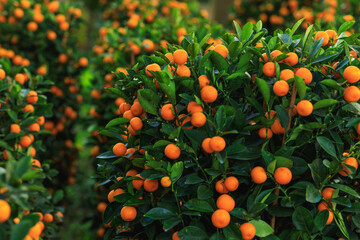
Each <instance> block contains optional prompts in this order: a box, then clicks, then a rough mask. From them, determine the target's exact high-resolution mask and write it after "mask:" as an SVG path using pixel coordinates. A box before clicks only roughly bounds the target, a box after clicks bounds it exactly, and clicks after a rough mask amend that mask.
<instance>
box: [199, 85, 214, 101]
mask: <svg viewBox="0 0 360 240" xmlns="http://www.w3.org/2000/svg"><path fill="white" fill-rule="evenodd" d="M200 95H201V100H203V101H204V102H206V103H212V102H215V101H216V99H217V96H218V91H217V90H216V88H214V87H213V86H205V87H203V88H202V89H201V91H200Z"/></svg>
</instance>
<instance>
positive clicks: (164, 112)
mask: <svg viewBox="0 0 360 240" xmlns="http://www.w3.org/2000/svg"><path fill="white" fill-rule="evenodd" d="M174 112H175V111H174V107H173V105H172V104H170V103H168V104H165V105H164V106H163V107H162V108H161V113H160V114H161V117H162V118H163V119H164V120H167V121H172V120H174V119H175V114H174Z"/></svg>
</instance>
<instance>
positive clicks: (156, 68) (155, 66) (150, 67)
mask: <svg viewBox="0 0 360 240" xmlns="http://www.w3.org/2000/svg"><path fill="white" fill-rule="evenodd" d="M149 71H154V72H158V71H161V68H160V66H159V65H158V64H156V63H152V64H149V65H147V66H146V68H145V72H146V75H148V76H149V77H152V76H153V75H152V74H151V73H150V72H149Z"/></svg>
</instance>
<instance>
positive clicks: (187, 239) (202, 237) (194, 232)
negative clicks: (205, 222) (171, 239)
mask: <svg viewBox="0 0 360 240" xmlns="http://www.w3.org/2000/svg"><path fill="white" fill-rule="evenodd" d="M177 235H178V237H179V238H180V239H182V240H207V239H209V237H208V235H207V234H206V232H205V231H204V230H203V229H201V228H199V227H196V226H187V227H184V228H183V229H181V230H180V231H179V232H178V234H177Z"/></svg>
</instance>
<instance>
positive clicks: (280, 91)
mask: <svg viewBox="0 0 360 240" xmlns="http://www.w3.org/2000/svg"><path fill="white" fill-rule="evenodd" d="M273 91H274V93H275V95H276V96H279V97H283V96H285V95H286V94H288V92H289V84H288V83H287V82H286V81H284V80H279V81H277V82H275V84H274V86H273Z"/></svg>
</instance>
